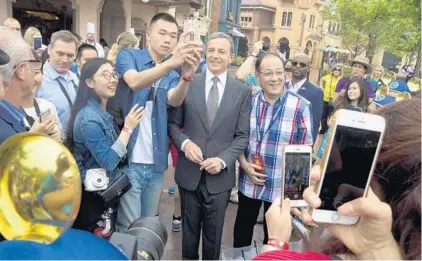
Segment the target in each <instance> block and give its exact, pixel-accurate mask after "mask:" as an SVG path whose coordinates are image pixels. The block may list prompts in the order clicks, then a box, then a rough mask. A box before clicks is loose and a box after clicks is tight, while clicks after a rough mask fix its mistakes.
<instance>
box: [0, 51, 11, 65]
mask: <svg viewBox="0 0 422 261" xmlns="http://www.w3.org/2000/svg"><path fill="white" fill-rule="evenodd" d="M9 61H10V58H9V55H7V53H5V52H4V51H3V50H2V49H0V65H5V64H8V63H9Z"/></svg>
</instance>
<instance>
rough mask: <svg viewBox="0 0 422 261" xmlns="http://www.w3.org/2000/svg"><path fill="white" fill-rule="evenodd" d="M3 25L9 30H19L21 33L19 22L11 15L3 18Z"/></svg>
mask: <svg viewBox="0 0 422 261" xmlns="http://www.w3.org/2000/svg"><path fill="white" fill-rule="evenodd" d="M3 25H4V26H6V27H8V28H10V29H11V30H14V31H17V32H19V34H20V35H21V34H22V31H21V24H20V23H19V21H18V20H16V19H15V18H13V17H8V18H6V20H4V22H3Z"/></svg>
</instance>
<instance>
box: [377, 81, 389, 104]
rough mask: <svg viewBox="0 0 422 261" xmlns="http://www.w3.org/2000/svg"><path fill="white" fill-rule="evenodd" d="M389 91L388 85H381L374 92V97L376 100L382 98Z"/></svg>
mask: <svg viewBox="0 0 422 261" xmlns="http://www.w3.org/2000/svg"><path fill="white" fill-rule="evenodd" d="M389 91H390V88H389V87H388V85H384V84H383V85H381V86H380V87H379V88H378V90H377V91H376V93H375V99H376V100H377V101H380V100H383V99H384V98H385V95H387V94H388V92H389Z"/></svg>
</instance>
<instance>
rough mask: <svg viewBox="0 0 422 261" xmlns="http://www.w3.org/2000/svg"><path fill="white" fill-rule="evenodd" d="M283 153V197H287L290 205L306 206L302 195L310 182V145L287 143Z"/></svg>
mask: <svg viewBox="0 0 422 261" xmlns="http://www.w3.org/2000/svg"><path fill="white" fill-rule="evenodd" d="M283 154H284V155H283V159H284V162H283V166H284V167H283V172H284V174H283V177H284V187H283V198H289V199H290V201H291V205H292V207H306V206H307V205H308V204H307V203H306V201H305V200H303V196H302V195H303V191H304V190H305V189H306V188H307V187H309V183H310V172H311V167H312V147H311V146H306V145H288V146H286V147H284V151H283Z"/></svg>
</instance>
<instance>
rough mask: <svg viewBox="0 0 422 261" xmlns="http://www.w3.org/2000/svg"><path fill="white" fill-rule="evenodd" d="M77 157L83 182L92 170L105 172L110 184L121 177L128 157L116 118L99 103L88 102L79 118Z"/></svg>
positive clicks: (76, 141)
mask: <svg viewBox="0 0 422 261" xmlns="http://www.w3.org/2000/svg"><path fill="white" fill-rule="evenodd" d="M73 141H74V156H75V159H76V162H77V163H78V167H79V171H80V173H81V179H82V181H84V180H85V175H86V171H87V170H89V169H95V168H103V169H105V170H106V171H107V175H108V177H109V179H110V183H111V182H113V181H114V180H116V178H118V177H119V170H120V169H119V167H118V166H119V163H120V162H122V160H123V159H124V157H125V155H126V154H127V150H126V146H125V145H124V144H123V143H122V142H121V141H120V140H118V135H117V132H116V129H115V126H114V122H113V117H112V116H111V115H110V114H108V113H107V112H106V111H105V110H104V109H103V108H101V106H100V104H99V103H98V102H97V101H95V100H90V101H88V104H87V105H86V106H85V107H83V108H82V109H81V110H80V111H79V112H78V114H77V115H76V119H75V124H74V126H73Z"/></svg>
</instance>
